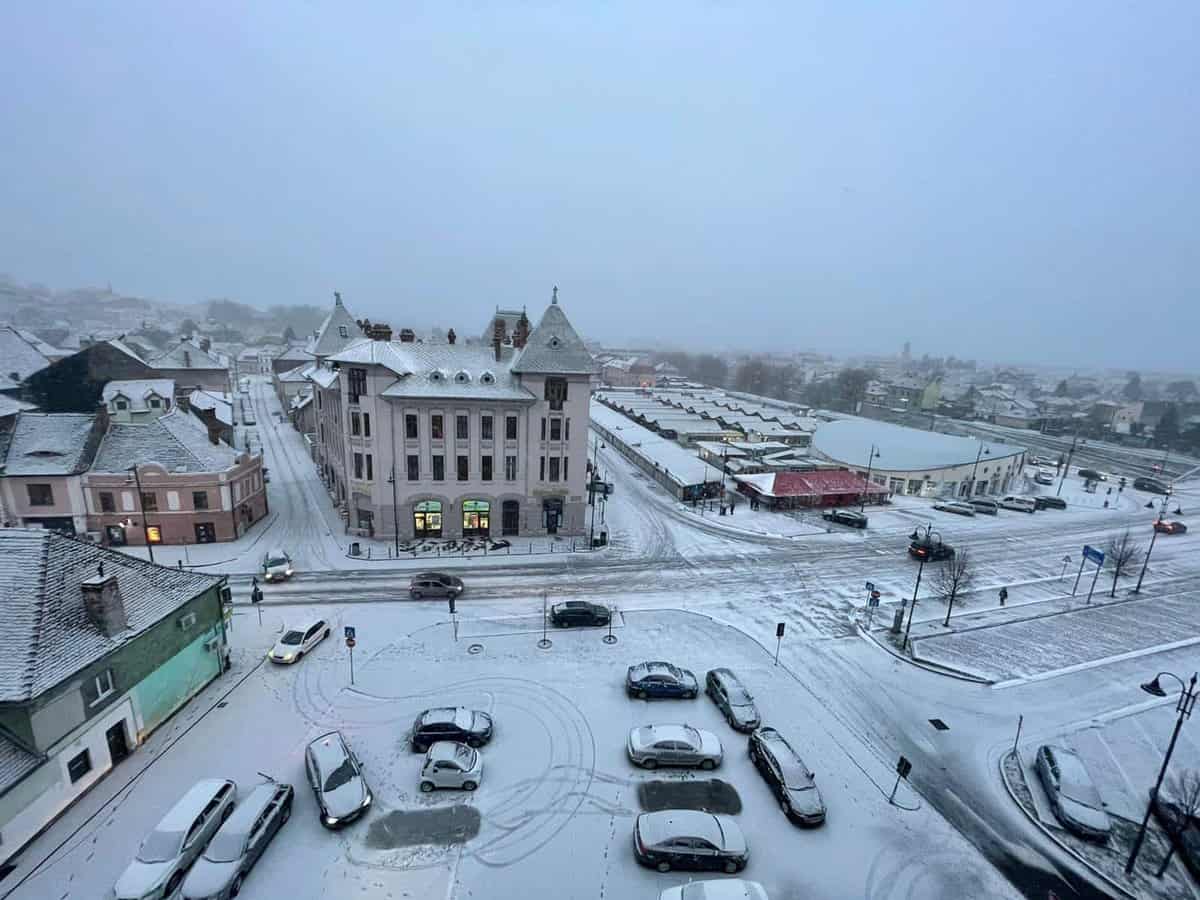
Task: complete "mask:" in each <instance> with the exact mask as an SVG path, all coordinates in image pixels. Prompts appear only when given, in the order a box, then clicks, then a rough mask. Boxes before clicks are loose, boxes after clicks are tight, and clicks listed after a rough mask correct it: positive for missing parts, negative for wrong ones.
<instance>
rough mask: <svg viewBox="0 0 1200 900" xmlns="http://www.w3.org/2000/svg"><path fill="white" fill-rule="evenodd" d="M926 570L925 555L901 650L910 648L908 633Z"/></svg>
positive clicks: (922, 558) (914, 589)
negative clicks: (922, 576) (922, 577)
mask: <svg viewBox="0 0 1200 900" xmlns="http://www.w3.org/2000/svg"><path fill="white" fill-rule="evenodd" d="M924 572H925V557H923V556H922V557H921V567H920V568H919V569H917V583H916V585H915V586H914V587H913V598H912V609H910V610H909V611H908V625H906V626H905V627H904V642H903V643H902V644H901V645H900V649H901V650H907V649H908V633H909V632H910V631H911V630H912V623H913V617H914V616H915V615H916V614H917V591H919V590H920V589H921V575H922V574H924Z"/></svg>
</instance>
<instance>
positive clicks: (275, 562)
mask: <svg viewBox="0 0 1200 900" xmlns="http://www.w3.org/2000/svg"><path fill="white" fill-rule="evenodd" d="M262 570H263V579H264V580H266V581H283V580H284V579H287V578H291V577H292V574H293V572H294V571H295V570H294V569H293V568H292V558H291V557H290V556H288V555H287V554H286V553H284V552H283V550H280V549H278V548H276V549H274V550H272V551H270V552H269V553H268V554H267V555H266V556H264V557H263V562H262Z"/></svg>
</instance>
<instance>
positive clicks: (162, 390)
mask: <svg viewBox="0 0 1200 900" xmlns="http://www.w3.org/2000/svg"><path fill="white" fill-rule="evenodd" d="M118 394H120V395H121V396H122V397H124V398H125V399H126V400H132V401H134V402H133V409H134V410H144V409H146V401H147V400H148V399H150V396H151V395H155V396H158V397H162V398H164V399H166V400H171V399H173V398H174V396H175V382H174V381H173V380H172V379H170V378H136V379H127V380H125V381H110V382H109V383H108V384H106V385H104V390H103V391H101V392H100V399H102V400H103V401H104V402H105V403H111V402H112V400H113V399H114V398H115V397H116V396H117V395H118Z"/></svg>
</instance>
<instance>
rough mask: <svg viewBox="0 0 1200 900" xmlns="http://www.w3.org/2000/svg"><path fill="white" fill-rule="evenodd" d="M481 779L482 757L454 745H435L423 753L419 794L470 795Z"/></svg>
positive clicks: (468, 748)
mask: <svg viewBox="0 0 1200 900" xmlns="http://www.w3.org/2000/svg"><path fill="white" fill-rule="evenodd" d="M482 778H483V754H482V753H480V752H479V751H478V750H476V749H474V748H472V747H468V746H467V745H466V744H459V743H457V742H455V741H438V742H437V743H435V744H433V745H432V746H430V748H429V750H428V751H427V752H426V753H425V765H423V766H422V767H421V791H422V792H423V793H426V794H428V793H429V792H430V791H432V790H433V789H434V788H451V789H453V790H456V791H473V790H475V788H477V787H479V782H480V780H481V779H482Z"/></svg>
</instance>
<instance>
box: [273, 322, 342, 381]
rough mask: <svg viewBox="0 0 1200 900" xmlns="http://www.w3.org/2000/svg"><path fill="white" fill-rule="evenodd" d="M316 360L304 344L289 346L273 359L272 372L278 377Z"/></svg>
mask: <svg viewBox="0 0 1200 900" xmlns="http://www.w3.org/2000/svg"><path fill="white" fill-rule="evenodd" d="M351 321H353V319H351ZM326 324H328V323H326ZM322 327H324V326H322ZM318 333H319V332H318ZM316 359H317V358H316V357H315V356H313V354H312V351H310V350H309V349H308V348H307V347H306V346H305V345H304V344H289V345H288V346H287V347H284V348H283V349H282V350H281V351H280V352H279V353H277V354H275V355H274V356H273V357H272V358H271V372H272V374H276V375H278V374H279V373H281V372H286V371H288V370H289V369H294V368H296V367H297V366H304V365H308V364H309V363H313V362H316Z"/></svg>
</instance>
